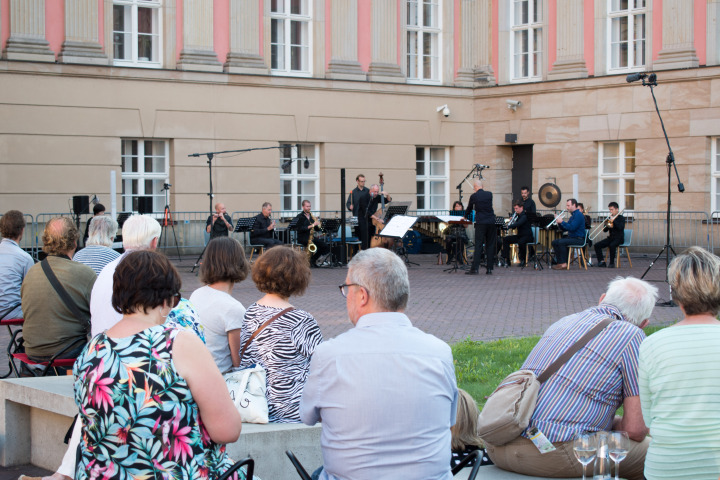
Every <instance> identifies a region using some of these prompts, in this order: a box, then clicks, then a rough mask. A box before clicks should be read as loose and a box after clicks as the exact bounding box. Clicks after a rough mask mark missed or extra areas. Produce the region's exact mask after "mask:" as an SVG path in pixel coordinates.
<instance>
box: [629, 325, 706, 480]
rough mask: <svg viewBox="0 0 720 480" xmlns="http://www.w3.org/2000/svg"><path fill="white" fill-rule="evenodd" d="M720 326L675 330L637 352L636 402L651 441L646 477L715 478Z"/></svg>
mask: <svg viewBox="0 0 720 480" xmlns="http://www.w3.org/2000/svg"><path fill="white" fill-rule="evenodd" d="M718 347H720V325H717V324H715V325H680V326H675V327H670V328H666V329H663V330H661V331H659V332H656V333H654V334H652V335H650V336H649V337H648V338H647V340H645V341H644V342H643V344H642V346H641V347H640V374H639V384H640V402H641V404H642V413H643V418H644V419H645V424H646V425H647V426H648V428H649V429H650V436H651V437H652V440H651V442H650V447H649V448H648V451H647V457H646V459H645V477H646V478H648V479H650V480H655V479H661V478H687V479H693V480H698V479H699V480H703V479H712V480H715V479H716V478H718V476H719V475H720V435H718V432H720V414H718V412H720V348H718Z"/></svg>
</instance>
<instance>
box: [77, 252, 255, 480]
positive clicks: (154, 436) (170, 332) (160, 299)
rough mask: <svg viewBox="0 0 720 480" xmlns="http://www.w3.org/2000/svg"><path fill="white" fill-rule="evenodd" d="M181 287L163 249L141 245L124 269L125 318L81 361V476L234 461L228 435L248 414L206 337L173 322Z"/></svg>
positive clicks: (216, 469) (177, 470) (207, 473)
mask: <svg viewBox="0 0 720 480" xmlns="http://www.w3.org/2000/svg"><path fill="white" fill-rule="evenodd" d="M180 287H181V282H180V275H179V274H178V272H177V270H175V267H173V266H172V264H171V263H170V261H169V260H168V259H167V257H165V256H164V255H161V254H159V253H155V252H151V251H136V252H132V253H130V254H129V255H127V256H126V258H125V259H123V261H122V262H120V264H119V265H118V267H117V269H116V270H115V274H114V282H113V294H112V305H113V308H114V309H115V310H116V311H117V312H118V313H120V314H121V315H122V319H121V320H120V321H119V322H118V323H116V324H115V325H114V326H112V327H111V328H109V329H108V330H107V331H105V332H103V333H100V334H99V335H98V336H96V337H95V338H93V339H92V340H91V341H90V343H89V344H88V346H87V348H85V350H84V351H83V352H82V354H81V355H80V357H79V358H78V360H77V362H76V363H75V368H74V370H73V374H74V378H75V403H76V404H77V405H78V408H79V409H80V416H79V421H80V422H81V428H82V438H81V441H80V448H79V451H78V463H77V469H76V473H75V479H78V480H85V479H95V478H105V479H125V478H148V477H151V478H152V477H155V478H198V479H199V478H217V477H218V476H219V475H221V474H222V473H223V472H224V471H225V470H227V469H228V468H229V467H231V466H232V463H233V462H232V461H231V460H230V459H229V458H228V457H227V454H226V453H225V448H224V445H222V444H225V443H231V442H235V441H236V440H237V439H238V437H239V435H240V429H241V426H242V421H241V419H240V415H239V413H238V411H237V409H235V407H234V405H233V403H232V400H231V399H230V395H229V393H228V391H227V388H226V386H225V382H224V380H223V378H222V375H221V374H220V371H219V370H218V369H217V367H216V366H215V364H214V362H213V359H212V356H211V355H210V353H209V352H208V350H207V349H206V348H205V346H204V345H203V343H202V341H200V339H198V338H197V337H196V336H195V335H192V334H190V333H189V332H185V331H182V330H179V329H176V328H174V327H172V326H168V325H165V324H164V322H165V317H166V316H167V315H168V314H169V313H170V310H171V309H172V308H173V307H174V306H175V305H177V303H178V302H179V300H180V293H179V292H180ZM148 360H152V361H148ZM128 386H130V388H128ZM133 386H134V387H133ZM143 389H144V392H143ZM138 390H139V391H140V392H141V398H142V397H144V398H145V401H144V402H141V403H142V405H141V404H139V403H138V393H137V392H138ZM128 447H129V449H128Z"/></svg>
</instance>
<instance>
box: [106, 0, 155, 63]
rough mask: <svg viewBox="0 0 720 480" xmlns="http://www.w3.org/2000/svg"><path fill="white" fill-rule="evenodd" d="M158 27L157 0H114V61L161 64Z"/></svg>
mask: <svg viewBox="0 0 720 480" xmlns="http://www.w3.org/2000/svg"><path fill="white" fill-rule="evenodd" d="M160 30H161V20H160V0H114V1H113V60H114V63H115V65H135V66H143V67H156V68H159V67H160V66H161V64H162V59H161V58H160V52H161V51H162V49H161V45H160V42H161V37H160Z"/></svg>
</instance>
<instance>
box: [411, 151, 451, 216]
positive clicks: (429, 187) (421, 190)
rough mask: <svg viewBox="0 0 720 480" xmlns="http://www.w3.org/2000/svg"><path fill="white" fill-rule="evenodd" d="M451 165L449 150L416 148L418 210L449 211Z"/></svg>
mask: <svg viewBox="0 0 720 480" xmlns="http://www.w3.org/2000/svg"><path fill="white" fill-rule="evenodd" d="M449 163H450V162H449V161H448V149H447V148H443V147H416V148H415V181H416V185H417V197H416V202H417V209H418V210H449V207H448V169H449Z"/></svg>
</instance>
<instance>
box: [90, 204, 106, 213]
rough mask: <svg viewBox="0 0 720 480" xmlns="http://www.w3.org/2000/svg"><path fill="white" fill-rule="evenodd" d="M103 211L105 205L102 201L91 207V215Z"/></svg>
mask: <svg viewBox="0 0 720 480" xmlns="http://www.w3.org/2000/svg"><path fill="white" fill-rule="evenodd" d="M104 211H105V205H103V204H102V203H98V204H97V205H95V206H94V207H93V215H97V214H98V213H100V212H104Z"/></svg>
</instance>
